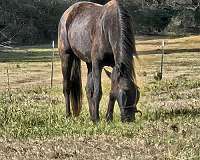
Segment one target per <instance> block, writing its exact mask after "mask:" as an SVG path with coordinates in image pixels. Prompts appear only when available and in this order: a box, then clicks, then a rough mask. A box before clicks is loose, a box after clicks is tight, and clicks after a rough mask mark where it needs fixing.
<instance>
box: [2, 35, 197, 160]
mask: <svg viewBox="0 0 200 160" xmlns="http://www.w3.org/2000/svg"><path fill="white" fill-rule="evenodd" d="M136 39H137V50H138V51H139V55H140V60H139V61H137V63H136V69H137V74H138V79H137V80H138V84H139V86H140V88H141V93H142V95H141V99H140V101H139V104H138V108H139V109H140V110H141V111H142V112H143V115H142V116H139V115H138V116H137V118H136V121H135V122H134V123H130V124H122V123H121V122H120V117H119V109H118V106H117V105H116V107H115V118H114V122H113V123H110V124H108V123H106V122H105V111H106V108H107V101H108V95H109V89H110V85H109V84H110V81H109V79H108V78H107V77H106V76H105V74H104V73H103V76H102V83H103V97H102V100H101V122H100V123H99V124H98V125H93V124H92V123H91V121H90V119H89V115H88V105H87V102H86V97H85V96H84V99H83V111H82V114H81V116H80V117H78V118H71V119H67V120H66V119H65V116H64V113H65V112H64V111H65V108H64V102H63V96H62V86H61V82H62V81H61V72H60V62H59V58H58V56H56V58H55V74H54V76H55V77H54V87H53V88H52V89H50V88H49V84H50V70H51V49H49V46H47V45H45V46H33V47H32V46H29V47H20V48H15V49H13V50H11V51H10V50H3V51H1V52H0V84H1V85H0V159H141V160H144V159H148V160H149V159H173V160H174V159H200V152H199V150H200V100H199V99H200V48H199V46H200V36H190V37H182V38H181V37H179V38H174V37H172V38H169V37H137V38H136ZM162 39H165V41H166V54H165V57H164V58H165V64H164V79H163V80H162V81H156V80H155V79H154V77H155V74H156V72H158V71H159V66H160V54H159V53H160V52H161V51H160V48H161V47H160V45H161V41H162ZM7 68H8V69H9V78H10V88H11V92H10V94H9V92H8V85H7V78H8V77H7V73H6V69H7ZM86 72H87V70H86V68H85V64H83V65H82V74H83V86H84V84H85V81H86ZM10 97H11V100H10Z"/></svg>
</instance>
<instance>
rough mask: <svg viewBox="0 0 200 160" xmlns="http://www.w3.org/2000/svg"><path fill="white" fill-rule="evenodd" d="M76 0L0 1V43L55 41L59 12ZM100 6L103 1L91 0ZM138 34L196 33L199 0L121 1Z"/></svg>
mask: <svg viewBox="0 0 200 160" xmlns="http://www.w3.org/2000/svg"><path fill="white" fill-rule="evenodd" d="M77 1H78V0H12V1H10V0H0V43H2V42H4V43H5V42H6V43H11V42H12V43H14V44H17V45H19V44H20V45H21V44H35V43H46V42H49V41H50V40H51V39H55V38H56V35H57V34H56V33H57V25H58V22H59V19H60V17H61V15H62V13H63V12H64V11H65V10H66V9H67V8H68V7H69V6H70V5H71V4H73V3H75V2H77ZM93 2H97V3H101V4H104V3H106V0H93ZM123 3H124V6H125V7H126V8H128V10H129V11H130V13H131V14H132V15H133V17H134V22H135V29H136V32H137V33H138V34H168V33H174V34H185V33H199V32H200V7H199V0H184V1H182V0H134V1H133V0H123Z"/></svg>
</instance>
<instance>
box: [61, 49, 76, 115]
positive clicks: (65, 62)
mask: <svg viewBox="0 0 200 160" xmlns="http://www.w3.org/2000/svg"><path fill="white" fill-rule="evenodd" d="M72 54H73V53H71V51H68V52H66V51H62V52H60V58H61V67H62V75H63V94H64V96H65V105H66V117H69V116H71V111H70V87H71V84H70V83H71V82H70V75H71V68H72V63H73V55H72Z"/></svg>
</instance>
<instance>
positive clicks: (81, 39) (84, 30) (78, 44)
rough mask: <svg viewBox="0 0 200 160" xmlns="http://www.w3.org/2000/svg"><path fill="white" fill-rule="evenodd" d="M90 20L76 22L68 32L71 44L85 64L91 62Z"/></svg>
mask: <svg viewBox="0 0 200 160" xmlns="http://www.w3.org/2000/svg"><path fill="white" fill-rule="evenodd" d="M88 21H89V20H87V19H85V21H79V20H76V21H74V22H73V23H72V24H71V26H70V28H69V31H68V38H69V43H70V46H71V48H72V50H73V51H74V53H75V54H76V56H78V57H79V58H80V59H82V60H83V61H85V62H91V46H92V40H91V29H92V28H91V26H92V25H89V22H88Z"/></svg>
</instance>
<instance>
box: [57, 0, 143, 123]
mask: <svg viewBox="0 0 200 160" xmlns="http://www.w3.org/2000/svg"><path fill="white" fill-rule="evenodd" d="M58 50H59V54H60V58H61V67H62V74H63V93H64V96H65V104H66V116H67V117H68V116H70V115H71V111H70V105H72V110H73V115H74V116H78V115H79V113H80V111H81V98H82V91H81V89H82V84H81V60H82V61H84V62H86V64H87V69H88V74H87V84H86V95H87V99H88V104H89V112H90V116H91V120H92V121H93V122H98V121H99V103H100V100H101V97H102V88H101V72H102V69H103V67H104V66H111V67H112V68H113V70H112V73H110V72H108V71H106V73H107V75H108V76H109V77H110V78H111V92H110V95H109V103H108V110H107V114H106V119H107V121H112V119H113V110H114V104H115V101H116V100H117V102H118V104H119V107H120V111H121V120H122V122H131V121H133V120H134V119H135V113H136V112H138V111H137V108H136V104H137V102H138V100H139V95H140V94H139V93H140V92H139V89H138V87H137V85H136V82H135V70H134V64H133V62H134V59H133V56H137V54H136V49H135V40H134V34H133V29H132V23H131V17H130V16H129V14H128V12H127V11H126V10H125V8H124V7H123V6H122V4H121V2H119V1H118V0H111V1H109V2H108V3H106V4H105V5H99V4H96V3H91V2H78V3H75V4H74V5H72V6H71V7H70V8H68V9H67V10H66V11H65V12H64V14H63V15H62V17H61V19H60V23H59V27H58ZM70 103H71V104H70Z"/></svg>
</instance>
